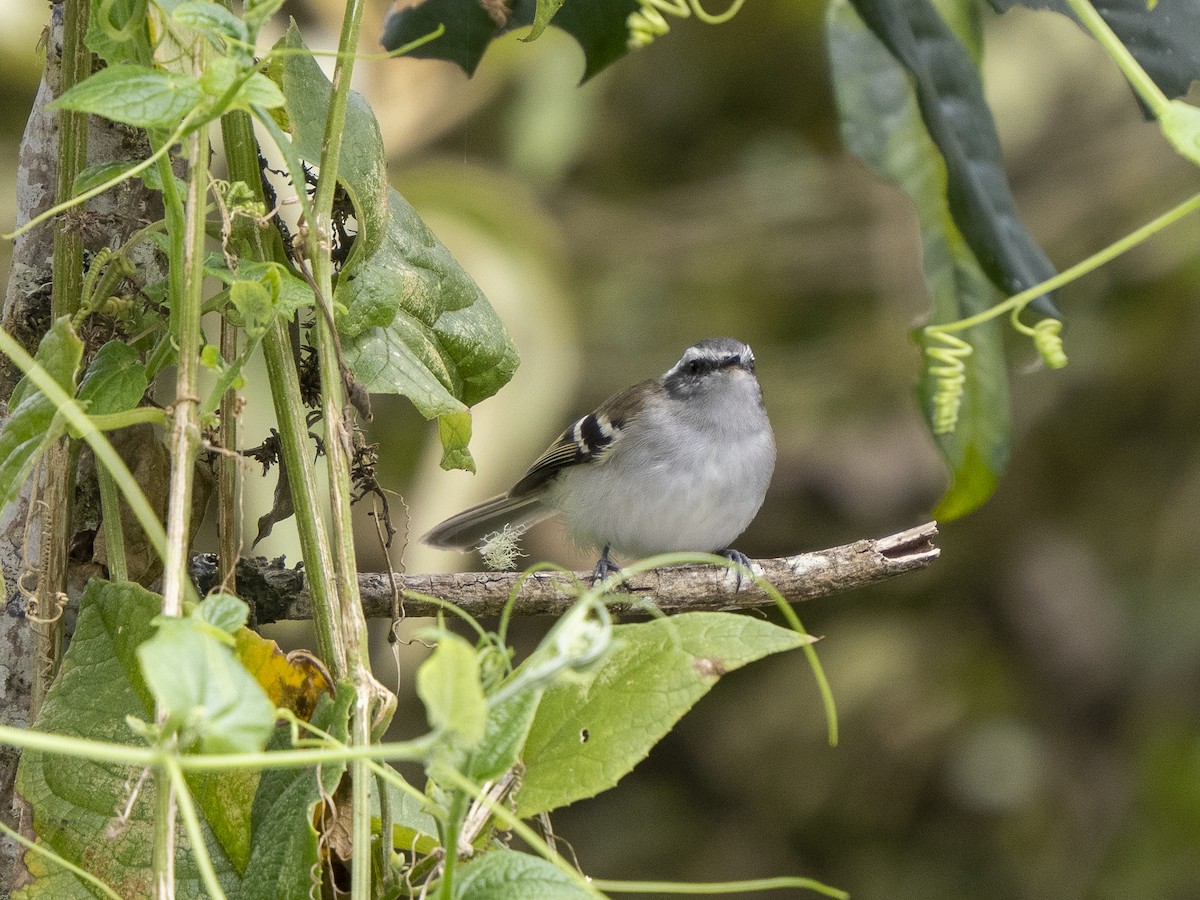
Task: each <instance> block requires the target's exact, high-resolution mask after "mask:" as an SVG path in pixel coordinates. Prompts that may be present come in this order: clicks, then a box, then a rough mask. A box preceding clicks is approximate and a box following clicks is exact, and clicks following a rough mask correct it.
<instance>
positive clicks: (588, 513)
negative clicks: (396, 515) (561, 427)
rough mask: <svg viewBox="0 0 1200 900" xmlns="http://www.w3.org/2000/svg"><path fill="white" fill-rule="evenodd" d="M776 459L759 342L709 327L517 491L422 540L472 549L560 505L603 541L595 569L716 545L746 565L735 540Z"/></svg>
mask: <svg viewBox="0 0 1200 900" xmlns="http://www.w3.org/2000/svg"><path fill="white" fill-rule="evenodd" d="M774 468H775V437H774V435H773V434H772V432H771V423H770V422H768V421H767V413H766V410H765V409H764V408H763V401H762V389H761V388H760V387H759V384H758V379H757V378H755V376H754V354H753V353H752V352H751V350H750V348H749V347H748V346H747V345H746V344H743V343H742V342H741V341H736V340H734V339H733V338H708V339H706V340H703V341H700V342H699V343H696V344H693V345H692V346H690V347H688V348H687V350H685V351H684V353H683V358H682V359H680V360H679V362H677V363H676V364H675V365H674V366H672V367H671V369H669V370H668V371H667V372H666V373H665V374H664V375H662V376H661V377H659V378H651V379H649V380H647V381H643V382H641V383H639V384H635V385H634V386H633V387H631V388H627V389H626V390H624V391H621V392H620V393H619V394H615V395H613V396H612V397H610V398H609V399H608V400H606V401H605V402H604V403H602V404H601V405H600V408H599V409H597V410H596V411H595V412H593V413H591V414H590V415H586V416H584V417H583V418H582V419H580V420H579V421H578V422H576V423H575V424H574V425H572V426H571V427H570V428H568V429H567V430H566V431H564V432H563V433H562V434H561V435H559V437H558V440H556V441H555V442H554V443H553V444H551V445H550V448H549V449H548V450H546V452H545V453H543V454H542V455H541V456H540V457H539V458H538V460H537V462H535V463H534V464H533V465H532V466H530V467H529V470H528V471H527V472H526V473H525V476H524V477H523V478H522V479H521V480H520V481H518V482H517V483H516V484H515V485H513V487H512V489H510V490H509V491H508V493H506V494H501V495H500V496H498V497H493V498H492V499H491V500H486V501H484V502H483V503H480V504H479V505H478V506H473V507H471V508H470V509H468V510H465V511H463V512H460V513H459V514H458V515H456V516H451V517H450V518H449V519H447V520H446V521H444V522H442V523H441V524H440V525H438V526H437V527H436V528H434V529H433V530H432V531H430V532H429V533H428V534H426V535H425V536H424V537H423V538H422V539H421V540H422V541H424V542H425V543H426V544H429V545H431V546H433V547H439V548H441V549H443V550H452V549H453V550H468V549H472V548H475V547H478V546H479V545H480V543H481V542H482V541H483V540H484V538H485V537H486V536H487V535H489V534H492V533H493V532H496V531H499V530H500V529H502V528H503V527H504V526H505V525H514V526H517V525H531V524H533V523H535V522H540V521H541V520H542V519H545V518H547V517H549V516H551V515H554V514H555V513H558V514H560V515H561V516H562V517H563V519H564V521H565V524H566V530H567V534H568V535H570V537H571V538H572V539H574V540H575V541H576V542H577V543H579V544H580V545H582V546H589V547H596V548H603V552H602V555H601V557H600V561H599V563H598V564H597V565H596V573H595V574H596V577H597V578H602V577H604V576H606V575H608V574H609V572H611V571H612V570H613V569H615V568H616V566H615V565H614V564H613V562H612V560H611V559H610V557H609V554H610V553H615V554H616V555H617V556H618V557H621V558H625V559H630V558H633V559H636V558H640V557H643V556H650V555H653V554H656V553H667V552H671V551H692V552H705V553H707V552H716V553H720V554H721V555H723V556H726V557H728V558H729V559H732V560H736V561H738V562H740V563H742V564H743V565H747V564H748V562H749V561H748V560H747V559H746V557H745V556H744V555H743V554H742V553H740V552H738V551H737V550H733V549H732V548H730V546H729V545H730V544H731V543H732V542H733V541H734V540H735V539H736V538H737V537H738V535H740V534H741V533H742V532H743V531H745V529H746V526H748V525H749V524H750V522H751V521H752V520H753V519H754V516H755V515H756V514H757V513H758V510H759V507H761V506H762V502H763V497H764V496H765V495H766V492H767V483H768V482H769V481H770V480H771V473H772V471H773V470H774ZM739 583H740V578H739Z"/></svg>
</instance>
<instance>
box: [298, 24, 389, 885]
mask: <svg viewBox="0 0 1200 900" xmlns="http://www.w3.org/2000/svg"><path fill="white" fill-rule="evenodd" d="M364 7H365V4H364V2H363V0H349V2H348V3H347V4H346V11H345V14H344V15H343V17H342V31H341V35H340V36H339V38H338V57H337V63H336V65H335V67H334V71H333V89H332V92H331V94H330V98H329V111H328V113H327V116H326V119H325V137H324V143H323V145H322V147H321V160H320V164H319V168H320V175H319V177H318V179H317V186H316V191H315V192H314V195H313V201H312V206H313V219H312V221H311V222H310V223H309V228H308V230H307V251H308V259H309V264H310V266H311V268H312V272H311V274H312V280H313V288H314V293H315V295H316V302H317V305H318V308H319V309H318V315H317V322H316V329H315V330H316V334H317V355H318V360H319V364H320V373H321V401H322V413H323V420H324V424H325V459H326V466H327V470H328V473H329V491H330V512H331V516H330V523H331V525H332V529H333V547H332V549H333V562H334V571H333V575H334V577H335V578H336V580H337V581H336V583H337V585H338V590H337V597H338V600H339V607H340V609H339V611H340V619H341V626H342V638H343V640H344V641H345V646H346V655H347V663H348V665H349V669H350V671H349V674H350V677H351V679H352V680H353V682H354V690H355V701H354V705H353V711H352V715H351V723H350V737H351V743H352V744H357V745H365V744H369V743H370V741H371V737H372V731H373V722H374V721H375V720H376V718H377V716H376V715H374V710H375V708H376V706H377V704H376V700H377V698H385V697H388V698H390V696H391V695H389V694H388V693H387V692H386V689H384V688H383V686H382V685H380V684H379V683H378V682H377V681H376V680H375V679H374V677H373V676H372V675H371V668H370V665H371V664H370V659H369V656H368V648H367V623H366V619H365V618H364V617H363V613H362V607H361V604H360V601H359V595H358V578H357V574H358V572H357V569H358V566H357V562H356V559H355V551H354V532H353V529H352V528H351V510H350V494H351V488H350V459H351V454H352V448H351V430H350V426H349V422H348V415H349V412H348V410H347V408H346V402H345V391H344V389H343V383H342V377H343V375H342V373H343V367H342V360H341V348H340V347H339V346H338V339H337V333H336V332H335V331H334V323H333V318H332V308H331V301H332V298H333V261H332V256H331V251H332V237H331V234H330V223H331V216H332V211H333V199H334V196H335V194H336V190H337V176H338V166H339V164H340V161H341V149H342V139H343V134H344V131H345V126H346V109H347V106H348V103H349V99H350V79H351V76H352V75H353V72H354V53H355V51H356V50H357V48H358V35H359V30H360V28H361V25H362V16H363V10H364ZM394 702H395V701H394V698H391V699H390V702H389V701H388V700H384V701H383V702H382V703H380V704H378V706H379V708H380V709H381V710H386V709H387V708H388V707H392V706H394ZM386 718H390V715H388V716H386ZM350 778H351V787H352V792H353V794H352V804H353V805H352V811H351V833H352V842H351V871H352V873H353V877H352V880H351V884H350V897H351V900H368V898H369V897H370V895H371V781H372V779H371V778H370V777H369V772H368V769H367V766H366V765H365V763H364V762H363V761H361V760H356V761H354V762H352V763H351V764H350Z"/></svg>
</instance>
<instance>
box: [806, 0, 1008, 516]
mask: <svg viewBox="0 0 1200 900" xmlns="http://www.w3.org/2000/svg"><path fill="white" fill-rule="evenodd" d="M827 35H828V44H829V56H830V68H831V72H832V77H833V85H834V93H835V96H836V99H837V104H838V110H839V113H840V115H841V123H842V135H843V138H844V140H845V142H846V145H847V146H848V147H849V148H850V149H851V150H852V151H853V152H854V153H856V154H858V156H860V157H861V158H862V159H863V161H864V162H866V163H867V165H869V166H870V167H871V168H872V169H874V170H875V171H876V172H878V173H879V174H880V175H882V176H883V177H885V178H888V179H890V180H891V181H894V182H895V183H896V184H897V185H898V186H899V187H900V188H901V189H903V190H904V191H905V192H906V193H907V194H908V195H909V197H911V198H912V201H913V204H914V206H915V208H916V212H917V217H918V220H919V222H920V226H921V242H922V250H923V252H922V265H923V267H924V270H925V279H926V282H927V283H928V285H929V290H930V294H931V295H932V297H933V316H932V321H933V323H934V324H945V323H949V322H954V321H957V320H958V319H962V318H964V317H966V316H970V315H973V314H974V313H977V312H980V311H982V310H984V309H987V308H988V307H990V306H992V305H993V304H994V303H996V302H997V301H998V300H999V299H1000V298H999V296H998V294H997V292H996V289H995V287H994V286H993V285H992V284H991V282H990V280H989V279H988V278H987V276H986V275H985V274H984V273H983V272H982V271H981V269H980V267H979V264H978V262H977V261H976V258H975V256H974V254H973V253H972V252H971V250H970V248H969V247H968V246H967V242H966V241H965V239H964V238H963V236H962V233H961V232H960V231H959V230H958V227H957V226H956V224H955V221H954V217H953V216H952V215H951V211H950V208H949V204H948V201H947V198H946V183H947V172H946V165H945V162H944V159H943V157H942V155H941V154H940V153H939V152H938V149H937V148H936V147H935V146H934V144H933V142H932V140H931V139H930V137H929V135H928V133H927V132H926V131H925V128H924V127H923V126H922V122H921V115H920V111H919V109H918V105H917V100H916V97H915V96H914V92H913V89H912V86H911V83H910V81H909V79H908V77H907V76H906V74H905V72H904V70H903V69H902V68H901V66H900V64H899V63H898V62H897V61H896V60H895V58H894V57H893V56H892V55H891V54H890V53H888V51H887V50H886V48H885V47H884V46H883V45H882V44H881V43H880V41H879V40H878V39H877V38H876V37H875V36H874V35H873V34H872V33H871V32H870V31H869V30H868V29H867V28H866V26H865V25H864V24H863V23H862V20H861V19H859V17H858V16H857V14H856V13H855V11H854V9H853V8H851V6H850V5H849V3H848V2H847V0H834V2H833V3H832V4H831V5H830V7H829V12H828V18H827ZM963 337H965V338H966V339H967V340H968V341H969V342H970V343H971V345H972V347H973V352H972V353H971V355H970V356H969V357H968V358H967V359H966V360H965V361H964V370H963V374H964V376H965V378H966V382H965V384H964V385H963V395H962V405H961V407H960V410H959V414H958V423H957V426H956V427H955V428H954V430H953V431H952V432H949V433H938V429H936V428H934V438H935V440H936V441H937V445H938V449H939V450H940V451H941V453H942V456H943V457H944V458H945V460H946V463H947V465H948V467H949V469H950V472H951V477H952V484H951V486H950V489H949V491H948V492H947V493H946V495H945V496H944V497H943V498H942V501H941V502H940V504H939V505H938V508H937V514H938V516H939V518H946V519H951V518H954V517H955V516H959V515H963V514H964V513H966V512H968V511H970V510H971V509H974V508H975V507H976V506H978V505H979V504H981V503H983V502H984V501H985V500H986V499H987V498H988V497H989V496H990V495H991V493H992V491H993V490H994V489H995V486H996V484H997V482H998V480H999V478H1000V475H1001V474H1002V473H1003V471H1004V468H1005V465H1006V464H1007V462H1008V456H1009V444H1010V438H1011V434H1010V431H1011V426H1010V422H1009V403H1008V376H1007V371H1006V367H1005V359H1004V347H1003V333H1002V325H1001V324H999V323H994V322H993V323H989V324H988V325H985V326H981V327H977V328H973V329H971V330H970V331H969V332H967V333H965V334H964V335H963ZM924 349H925V345H924V343H922V350H924ZM929 368H930V366H929V365H926V366H925V367H924V371H923V374H922V377H921V383H920V387H919V391H918V395H919V398H920V401H921V408H922V410H923V411H924V413H925V416H926V418H927V419H928V420H929V421H930V422H931V423H932V422H933V420H934V418H935V416H934V407H933V395H934V394H935V393H936V391H937V389H938V384H937V381H938V379H937V377H936V376H934V375H932V374H931V373H930V371H929Z"/></svg>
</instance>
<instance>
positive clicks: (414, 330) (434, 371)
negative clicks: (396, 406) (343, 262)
mask: <svg viewBox="0 0 1200 900" xmlns="http://www.w3.org/2000/svg"><path fill="white" fill-rule="evenodd" d="M390 208H391V219H390V221H389V223H388V227H387V232H386V234H385V236H384V240H383V242H382V244H381V246H380V247H379V249H378V250H377V252H375V253H374V254H373V255H372V256H370V257H369V258H364V259H362V260H361V261H360V262H359V263H358V264H356V265H353V266H350V267H349V271H348V272H345V271H344V272H343V277H342V278H341V279H339V281H338V286H337V290H336V292H335V294H334V299H335V300H336V302H337V304H338V306H339V307H340V308H342V309H343V310H344V312H343V313H342V314H341V315H340V316H339V318H338V330H339V331H340V332H341V333H342V334H343V339H342V350H343V352H344V354H345V357H346V363H347V365H349V366H350V369H351V370H352V371H353V372H354V375H355V377H356V378H357V379H358V380H359V381H361V382H362V383H363V386H364V387H365V388H366V389H367V390H368V391H371V392H372V393H389V394H402V395H404V396H406V397H408V398H409V400H411V401H412V403H413V405H414V406H415V407H416V408H417V410H418V411H419V412H420V413H421V415H423V416H425V417H426V418H427V419H432V418H439V419H441V420H442V421H441V422H440V423H439V424H441V426H442V427H441V429H440V434H441V438H442V447H443V450H444V451H445V456H444V458H443V461H442V465H443V466H445V467H447V468H450V467H458V468H468V469H472V470H473V463H472V462H471V459H470V454H469V453H467V451H466V445H467V441H468V440H469V439H470V426H469V413H468V410H467V407H468V406H471V405H473V404H475V403H478V402H479V401H480V400H483V399H486V398H487V397H490V396H491V395H492V394H494V393H495V392H496V391H497V390H499V389H500V388H501V387H502V386H503V385H505V384H507V383H508V380H509V379H510V378H512V375H513V373H514V372H515V371H516V368H517V362H518V359H517V353H516V349H515V348H514V347H513V345H512V342H511V340H510V339H509V337H508V334H507V332H506V331H505V330H504V325H503V323H502V322H501V321H500V318H499V316H497V315H496V312H495V310H494V309H493V308H492V306H491V304H489V303H488V301H487V298H486V297H485V296H484V295H483V292H482V291H480V290H479V286H478V285H476V284H475V282H474V281H473V280H472V279H471V277H470V276H469V275H468V274H467V273H466V272H465V271H464V270H463V268H462V267H461V266H460V265H459V264H458V262H457V261H456V260H455V259H454V258H453V257H452V256H451V255H450V253H449V251H448V250H447V249H446V248H445V246H444V245H443V244H442V243H441V242H439V241H438V240H437V238H435V237H434V236H433V234H432V233H431V232H430V231H429V230H428V228H427V227H426V226H425V224H424V223H423V222H422V221H421V220H420V218H419V217H418V216H417V214H416V212H415V211H414V210H413V208H412V206H411V205H409V203H408V202H407V201H406V200H405V199H404V198H403V197H401V196H400V194H398V193H397V192H395V191H392V192H391V193H390Z"/></svg>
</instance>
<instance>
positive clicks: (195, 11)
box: [171, 0, 249, 53]
mask: <svg viewBox="0 0 1200 900" xmlns="http://www.w3.org/2000/svg"><path fill="white" fill-rule="evenodd" d="M171 18H173V19H175V20H176V21H177V22H181V23H183V24H185V25H187V26H188V27H189V28H192V29H194V30H196V31H198V32H200V33H201V34H203V35H204V36H205V37H207V38H208V39H209V40H210V41H212V42H213V43H214V44H215V45H217V46H218V47H223V46H226V45H229V46H230V47H231V49H233V50H234V51H239V52H243V53H244V52H246V50H245V49H242V48H240V47H239V46H238V45H244V44H245V43H246V42H247V41H248V40H249V34H248V33H247V31H246V26H245V25H244V24H242V20H241V19H239V18H238V17H237V16H235V15H234V14H233V13H232V12H230V11H229V10H227V9H226V8H225V7H223V6H221V4H219V3H213V2H211V0H184V2H183V3H180V4H179V5H178V6H176V7H175V8H174V9H173V10H171ZM231 42H232V43H231Z"/></svg>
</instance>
